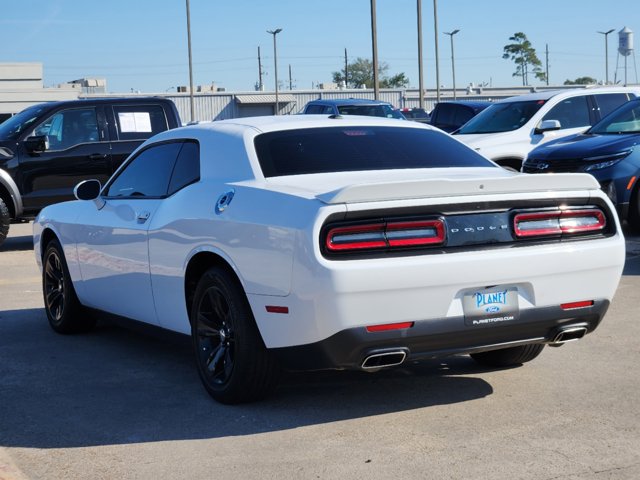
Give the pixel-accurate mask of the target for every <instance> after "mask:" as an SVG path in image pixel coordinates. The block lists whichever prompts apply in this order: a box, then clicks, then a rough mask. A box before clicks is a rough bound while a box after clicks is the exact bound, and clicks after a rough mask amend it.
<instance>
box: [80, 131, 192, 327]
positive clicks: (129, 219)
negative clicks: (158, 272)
mask: <svg viewBox="0 0 640 480" xmlns="http://www.w3.org/2000/svg"><path fill="white" fill-rule="evenodd" d="M181 145H182V142H181V141H173V142H163V143H159V144H152V145H150V146H149V147H147V148H145V149H144V150H142V151H141V152H139V153H138V154H136V156H135V157H134V158H132V159H131V160H130V161H129V162H128V164H127V165H126V167H125V168H124V169H122V170H121V171H120V173H119V174H118V176H117V177H115V178H114V179H112V181H111V182H110V183H109V184H108V185H107V186H106V187H105V188H104V189H103V191H102V195H101V197H100V200H99V202H98V203H103V205H101V208H99V209H98V208H97V209H96V210H95V211H92V212H90V213H81V214H80V217H79V218H78V220H77V222H78V224H80V225H83V227H82V229H81V231H80V232H79V233H78V235H79V238H78V239H77V245H78V258H79V262H80V271H81V274H82V283H83V285H82V292H83V293H82V297H83V298H82V300H83V302H84V303H85V304H86V305H87V306H90V307H93V308H97V309H100V310H104V311H107V312H110V313H113V314H116V315H121V316H124V317H128V318H132V319H135V320H139V321H142V322H146V323H151V324H157V323H158V321H157V315H156V311H155V306H154V302H153V294H152V290H151V278H150V270H149V249H148V230H149V224H150V221H151V219H152V218H153V216H154V214H155V213H156V211H157V209H158V208H159V206H160V205H161V204H162V202H163V201H164V200H165V199H166V198H167V192H168V189H169V182H170V178H171V174H172V171H173V168H174V165H175V162H176V158H177V156H178V152H179V151H180V148H181Z"/></svg>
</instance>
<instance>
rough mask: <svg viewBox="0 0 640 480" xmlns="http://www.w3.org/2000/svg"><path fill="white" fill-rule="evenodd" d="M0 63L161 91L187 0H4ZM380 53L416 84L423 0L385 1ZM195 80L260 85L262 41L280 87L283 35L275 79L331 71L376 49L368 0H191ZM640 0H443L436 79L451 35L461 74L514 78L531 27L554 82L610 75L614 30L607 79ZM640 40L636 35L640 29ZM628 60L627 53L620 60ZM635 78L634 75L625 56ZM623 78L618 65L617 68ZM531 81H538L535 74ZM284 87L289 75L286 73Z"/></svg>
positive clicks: (429, 78) (179, 80) (179, 46)
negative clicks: (512, 53)
mask: <svg viewBox="0 0 640 480" xmlns="http://www.w3.org/2000/svg"><path fill="white" fill-rule="evenodd" d="M2 3H3V8H2V16H1V17H0V28H1V29H2V32H3V38H4V40H3V45H4V48H3V49H2V50H3V53H2V55H1V56H0V62H41V63H43V64H44V82H45V85H46V86H52V85H55V84H58V83H62V82H65V81H69V80H74V79H77V78H82V77H104V78H106V79H107V85H108V90H109V91H111V92H128V91H130V90H131V89H135V90H141V91H143V92H163V91H165V90H167V89H169V88H171V87H175V86H176V85H188V82H189V78H188V57H187V34H186V8H185V0H156V1H140V0H137V1H136V0H126V1H125V0H108V1H104V0H103V1H95V0H84V1H80V0H46V1H45V0H3V1H2ZM376 3H377V16H378V52H379V53H378V55H379V60H380V61H381V62H386V63H387V64H388V65H389V71H388V73H389V74H395V73H399V72H404V73H405V74H406V76H407V77H408V78H409V79H410V83H411V86H413V87H416V86H417V85H418V67H417V28H416V0H377V2H376ZM190 5H191V32H192V45H193V63H194V83H195V84H196V85H199V84H209V83H211V82H215V83H216V84H217V85H218V86H221V87H226V88H227V90H236V91H237V90H244V91H248V90H253V88H254V84H255V83H256V81H257V80H258V67H257V48H258V46H260V47H261V51H262V60H263V66H264V70H265V71H266V72H267V76H266V77H265V79H264V81H265V84H266V86H267V87H268V89H273V43H272V37H271V35H269V34H267V33H266V30H270V29H275V28H282V29H283V31H282V33H280V34H279V35H278V70H279V73H278V75H279V78H280V79H285V80H286V81H287V82H288V66H289V65H291V68H292V72H293V79H294V84H295V85H296V86H297V88H299V89H308V88H311V86H312V83H318V82H329V81H331V72H333V71H336V70H339V69H342V68H343V64H344V49H345V47H346V48H347V50H348V55H349V58H351V59H355V58H356V57H367V58H370V57H371V32H370V1H369V0H320V1H318V0H313V1H312V0H289V1H284V0H227V1H223V0H191V1H190ZM422 5H423V7H422V9H423V55H424V67H425V68H424V75H425V86H426V87H427V88H429V89H433V88H435V85H436V81H435V50H434V25H433V1H432V0H423V4H422ZM638 5H639V4H638V0H616V1H615V2H613V1H610V2H601V1H596V0H553V1H552V0H537V1H527V2H523V1H513V0H484V1H478V0H439V1H438V27H439V28H438V30H439V35H438V41H439V52H440V83H441V84H443V85H445V86H450V85H451V51H450V43H449V37H448V36H446V35H444V33H443V32H445V31H451V30H453V29H456V28H457V29H460V33H458V34H457V35H456V36H455V59H456V82H457V85H458V86H466V85H468V84H469V83H470V82H474V83H476V84H478V83H481V82H487V83H491V84H492V85H493V86H511V85H517V84H518V81H519V78H514V77H512V73H513V71H514V69H515V68H514V65H513V63H512V62H511V61H508V60H503V59H502V49H503V47H504V45H505V44H507V43H509V41H508V38H509V37H510V36H511V35H513V34H514V33H515V32H518V31H522V32H524V33H525V34H526V35H527V37H528V38H529V40H530V41H531V42H532V44H533V46H534V48H535V49H536V51H537V53H538V57H539V58H540V60H541V61H542V62H543V64H544V61H545V54H544V51H545V44H548V45H549V52H550V55H549V65H550V67H549V73H550V75H549V76H550V81H551V83H552V84H562V83H563V82H564V80H565V79H567V78H571V79H575V78H576V77H580V76H591V77H595V78H597V79H598V80H602V79H604V77H605V67H604V37H603V36H602V35H599V34H597V33H596V32H597V31H598V30H601V31H606V30H609V29H611V28H614V29H615V32H614V33H612V34H611V35H609V71H610V73H609V77H610V79H611V80H612V79H613V77H614V69H615V65H616V55H617V53H616V48H617V42H618V36H617V32H618V31H619V30H620V29H621V28H622V27H624V26H627V27H629V28H631V29H632V30H633V31H634V32H635V33H636V36H637V35H638V34H639V33H640V8H639V6H638ZM635 43H636V44H638V38H637V37H636V42H635ZM621 65H622V62H621ZM628 75H629V81H630V82H632V81H634V80H635V73H634V70H633V60H632V59H629V74H628ZM621 77H623V72H622V70H619V73H618V78H619V79H620V78H621ZM530 83H532V84H534V85H536V84H540V82H538V81H537V80H534V81H531V82H530ZM287 85H288V83H287Z"/></svg>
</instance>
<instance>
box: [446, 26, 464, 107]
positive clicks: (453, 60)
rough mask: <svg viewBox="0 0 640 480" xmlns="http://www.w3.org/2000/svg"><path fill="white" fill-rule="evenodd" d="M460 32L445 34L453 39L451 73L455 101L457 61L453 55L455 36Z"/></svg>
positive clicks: (456, 30)
mask: <svg viewBox="0 0 640 480" xmlns="http://www.w3.org/2000/svg"><path fill="white" fill-rule="evenodd" d="M459 31H460V30H458V29H457V28H456V29H455V30H454V31H453V32H444V34H445V35H449V38H450V39H451V73H452V74H453V99H454V100H455V99H456V60H455V56H454V54H453V36H454V35H455V34H456V33H458V32H459Z"/></svg>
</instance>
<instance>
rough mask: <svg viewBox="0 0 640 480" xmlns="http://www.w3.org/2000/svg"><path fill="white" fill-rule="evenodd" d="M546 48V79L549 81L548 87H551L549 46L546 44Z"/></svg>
mask: <svg viewBox="0 0 640 480" xmlns="http://www.w3.org/2000/svg"><path fill="white" fill-rule="evenodd" d="M545 47H546V48H545V51H544V54H545V57H546V66H547V69H546V73H545V79H546V81H547V86H549V44H548V43H545Z"/></svg>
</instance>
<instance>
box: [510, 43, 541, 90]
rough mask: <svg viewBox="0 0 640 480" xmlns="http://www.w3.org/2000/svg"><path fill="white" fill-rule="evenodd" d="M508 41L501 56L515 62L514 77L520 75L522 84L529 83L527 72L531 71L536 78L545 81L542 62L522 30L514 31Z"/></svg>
mask: <svg viewBox="0 0 640 480" xmlns="http://www.w3.org/2000/svg"><path fill="white" fill-rule="evenodd" d="M509 40H511V42H513V43H509V44H507V45H505V46H504V49H503V53H502V58H504V59H505V60H512V61H513V62H514V63H515V64H516V71H515V72H514V73H513V76H514V77H522V85H528V84H529V73H532V74H533V75H534V76H535V77H536V78H537V79H539V80H542V81H545V80H546V78H547V76H546V74H545V73H544V72H543V71H542V62H541V61H540V59H539V58H538V56H537V55H536V50H535V48H533V46H532V45H531V42H530V41H529V40H528V39H527V36H526V35H525V34H524V33H522V32H517V33H514V34H513V36H512V37H509Z"/></svg>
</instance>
